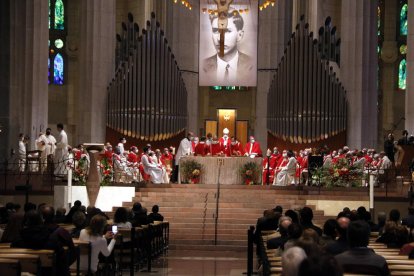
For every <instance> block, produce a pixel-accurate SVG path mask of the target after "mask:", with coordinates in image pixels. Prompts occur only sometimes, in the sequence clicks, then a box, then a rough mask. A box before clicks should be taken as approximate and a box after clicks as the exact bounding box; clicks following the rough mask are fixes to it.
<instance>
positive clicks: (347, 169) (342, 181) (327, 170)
mask: <svg viewBox="0 0 414 276" xmlns="http://www.w3.org/2000/svg"><path fill="white" fill-rule="evenodd" d="M363 177H364V176H363V171H362V170H361V168H359V167H356V166H352V165H349V163H348V160H347V159H345V158H340V159H338V161H337V162H336V163H333V164H332V166H331V167H320V168H317V169H315V171H314V172H313V173H312V182H313V183H315V184H318V185H322V186H324V187H360V186H361V185H362V182H363V181H362V180H363Z"/></svg>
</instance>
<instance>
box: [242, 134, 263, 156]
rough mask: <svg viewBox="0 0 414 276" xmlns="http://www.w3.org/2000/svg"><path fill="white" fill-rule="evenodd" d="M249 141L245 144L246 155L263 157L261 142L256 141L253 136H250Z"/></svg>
mask: <svg viewBox="0 0 414 276" xmlns="http://www.w3.org/2000/svg"><path fill="white" fill-rule="evenodd" d="M249 140H250V141H249V143H247V144H246V145H245V146H244V155H245V156H250V157H252V158H254V157H261V156H262V150H261V149H260V144H259V142H256V140H255V139H254V137H253V136H250V138H249Z"/></svg>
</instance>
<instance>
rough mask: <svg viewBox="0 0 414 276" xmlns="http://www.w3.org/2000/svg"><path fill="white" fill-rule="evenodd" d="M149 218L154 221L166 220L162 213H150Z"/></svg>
mask: <svg viewBox="0 0 414 276" xmlns="http://www.w3.org/2000/svg"><path fill="white" fill-rule="evenodd" d="M148 220H149V221H150V222H151V223H154V221H164V217H163V216H162V215H161V214H160V213H151V214H149V215H148Z"/></svg>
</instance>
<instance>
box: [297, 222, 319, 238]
mask: <svg viewBox="0 0 414 276" xmlns="http://www.w3.org/2000/svg"><path fill="white" fill-rule="evenodd" d="M302 228H303V230H305V229H308V228H310V229H313V230H315V232H316V233H318V235H319V236H322V232H323V231H322V229H321V228H319V227H318V226H316V225H314V224H313V223H312V222H310V223H306V224H305V223H302Z"/></svg>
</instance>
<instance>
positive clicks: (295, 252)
mask: <svg viewBox="0 0 414 276" xmlns="http://www.w3.org/2000/svg"><path fill="white" fill-rule="evenodd" d="M306 258H307V256H306V253H305V251H304V250H303V249H302V248H300V247H298V246H293V247H291V248H289V249H288V250H286V251H285V252H284V253H283V255H282V276H297V275H298V271H299V266H300V263H301V262H302V261H303V260H304V259H306Z"/></svg>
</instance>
